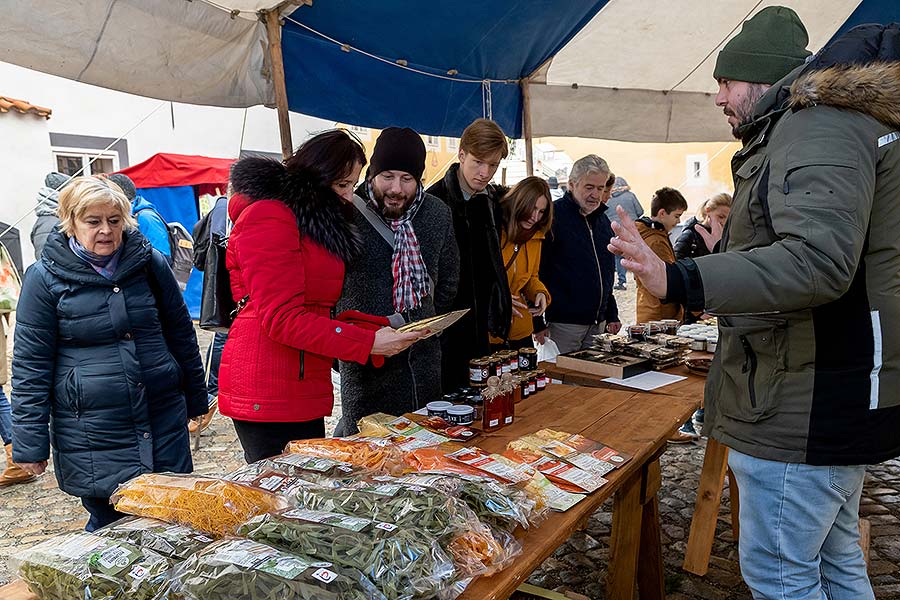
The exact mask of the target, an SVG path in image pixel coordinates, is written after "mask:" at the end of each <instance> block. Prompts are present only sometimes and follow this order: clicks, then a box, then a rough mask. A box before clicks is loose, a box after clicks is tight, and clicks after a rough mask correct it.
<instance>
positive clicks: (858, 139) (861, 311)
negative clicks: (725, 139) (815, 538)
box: [679, 63, 900, 465]
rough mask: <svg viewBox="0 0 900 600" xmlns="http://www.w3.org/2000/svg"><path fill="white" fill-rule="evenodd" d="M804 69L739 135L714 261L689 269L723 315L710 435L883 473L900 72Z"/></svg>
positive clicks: (892, 373)
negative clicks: (727, 211)
mask: <svg viewBox="0 0 900 600" xmlns="http://www.w3.org/2000/svg"><path fill="white" fill-rule="evenodd" d="M802 69H803V67H800V68H798V69H797V70H796V71H794V72H793V73H792V74H790V75H788V76H787V77H786V78H785V79H783V80H782V81H781V82H779V83H777V84H776V85H774V86H773V87H772V88H771V89H770V90H769V91H768V92H767V93H766V95H765V96H764V97H763V98H762V99H761V100H760V101H759V102H758V104H757V106H756V108H755V114H754V121H753V123H752V124H750V125H748V126H745V128H744V129H743V133H744V135H743V140H744V147H743V148H742V149H741V150H740V151H739V152H738V153H737V154H735V156H734V158H733V160H732V168H733V173H734V180H735V193H734V204H733V206H732V209H731V217H730V219H729V221H728V223H727V225H726V229H725V234H724V237H723V239H722V242H721V244H720V252H719V253H716V254H712V255H709V256H705V257H701V258H697V259H696V261H695V262H694V263H693V264H691V262H690V261H687V262H681V263H679V265H680V267H679V268H680V269H681V270H682V272H683V273H684V274H685V281H688V282H690V283H688V284H687V287H688V290H687V295H688V297H689V299H691V296H692V295H693V296H694V298H693V299H694V300H696V294H697V290H698V289H700V290H702V291H700V292H699V293H700V294H702V298H703V304H704V305H705V310H706V311H707V312H709V313H712V314H715V315H718V316H719V332H720V333H719V335H720V341H719V351H718V353H717V355H716V357H715V360H714V362H713V367H712V369H711V371H710V376H709V379H708V381H707V385H706V407H707V408H706V426H705V428H704V432H705V433H707V434H708V435H710V436H712V437H713V438H716V439H717V440H719V441H720V442H722V443H723V444H725V445H727V446H729V447H731V448H734V449H736V450H738V451H740V452H743V453H746V454H750V455H752V456H756V457H759V458H764V459H771V460H778V461H784V462H798V463H807V464H819V465H841V464H871V463H877V462H880V461H883V460H886V459H890V458H893V457H895V456H898V455H900V139H898V138H900V133H898V129H900V63H890V64H887V65H878V66H856V67H850V68H832V69H825V70H820V71H813V72H811V73H808V74H805V75H803V76H802V77H800V78H799V79H798V74H799V73H800V71H801V70H802ZM788 87H790V92H789V93H788V91H787V88H788ZM788 98H789V99H788ZM786 99H787V100H786ZM688 307H689V308H691V302H690V301H689V302H688Z"/></svg>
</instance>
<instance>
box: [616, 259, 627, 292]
mask: <svg viewBox="0 0 900 600" xmlns="http://www.w3.org/2000/svg"><path fill="white" fill-rule="evenodd" d="M625 273H627V271H626V270H625V267H623V266H622V257H621V256H619V255H618V254H617V255H616V274H617V275H618V277H619V285H625Z"/></svg>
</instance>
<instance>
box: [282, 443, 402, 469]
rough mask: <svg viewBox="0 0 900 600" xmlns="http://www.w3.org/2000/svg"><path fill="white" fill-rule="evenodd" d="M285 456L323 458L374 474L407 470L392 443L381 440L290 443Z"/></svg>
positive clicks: (400, 454)
mask: <svg viewBox="0 0 900 600" xmlns="http://www.w3.org/2000/svg"><path fill="white" fill-rule="evenodd" d="M284 451H285V453H290V454H302V455H305V456H320V457H322V458H330V459H332V460H337V461H341V462H346V463H350V464H351V465H355V466H357V467H364V468H366V469H370V470H372V471H381V472H388V473H393V474H399V473H401V472H403V470H404V469H405V467H404V464H403V455H402V453H401V451H400V449H399V448H397V447H396V445H395V444H393V443H392V442H391V441H390V440H387V439H381V438H367V437H360V438H319V439H313V440H295V441H293V442H289V443H288V445H287V447H286V448H285V449H284Z"/></svg>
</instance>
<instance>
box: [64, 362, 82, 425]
mask: <svg viewBox="0 0 900 600" xmlns="http://www.w3.org/2000/svg"><path fill="white" fill-rule="evenodd" d="M64 386H65V390H66V401H67V402H68V404H69V408H71V409H72V412H73V413H75V418H76V419H80V418H81V406H82V401H81V400H82V393H81V379H80V378H79V377H78V369H75V368H73V369H72V370H71V371H69V372H68V373H67V374H66V378H65V381H64Z"/></svg>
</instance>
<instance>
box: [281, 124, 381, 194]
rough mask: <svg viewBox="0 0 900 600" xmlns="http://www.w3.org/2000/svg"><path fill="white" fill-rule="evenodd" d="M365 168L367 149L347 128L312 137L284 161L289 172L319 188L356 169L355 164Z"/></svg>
mask: <svg viewBox="0 0 900 600" xmlns="http://www.w3.org/2000/svg"><path fill="white" fill-rule="evenodd" d="M354 163H359V164H361V165H362V166H366V150H365V148H363V145H362V144H361V143H360V141H359V140H358V139H357V138H356V137H355V136H354V135H352V134H351V133H349V132H347V131H346V130H344V129H331V130H329V131H325V132H323V133H320V134H318V135H316V136H314V137H311V138H309V139H308V140H306V141H305V142H303V143H302V144H301V145H300V147H299V148H297V150H296V151H295V152H294V154H292V155H291V156H290V158H288V159H287V160H286V161H284V166H285V167H286V168H287V170H288V171H289V172H294V173H301V172H302V173H304V174H306V176H307V177H309V179H310V183H312V184H313V185H314V186H316V187H318V188H325V187H329V186H331V184H332V183H334V182H335V181H340V180H341V179H342V178H344V177H346V176H347V175H348V174H349V173H350V171H352V170H353V164H354Z"/></svg>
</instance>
